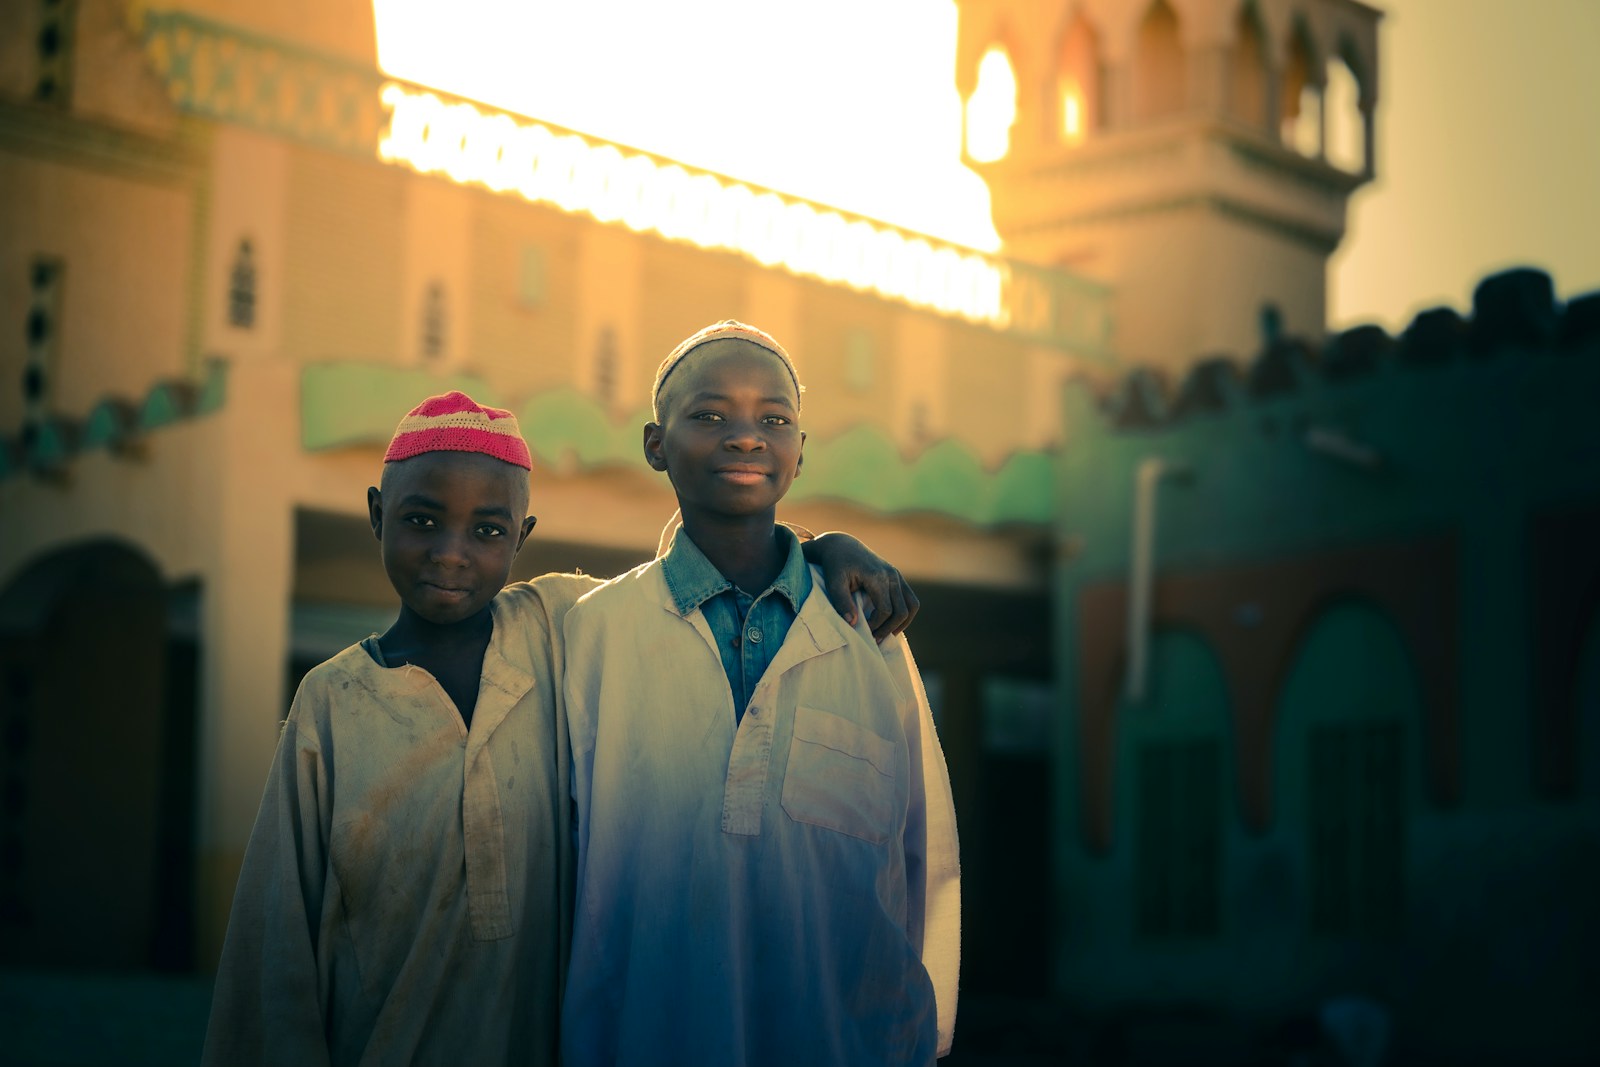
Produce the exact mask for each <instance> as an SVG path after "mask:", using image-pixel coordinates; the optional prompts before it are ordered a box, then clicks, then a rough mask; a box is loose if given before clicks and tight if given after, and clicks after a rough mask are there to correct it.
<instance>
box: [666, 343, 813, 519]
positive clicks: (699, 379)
mask: <svg viewBox="0 0 1600 1067" xmlns="http://www.w3.org/2000/svg"><path fill="white" fill-rule="evenodd" d="M663 393H664V395H663V396H662V406H661V422H660V423H653V422H652V423H650V424H648V425H647V426H645V428H644V451H645V458H646V459H648V460H649V462H650V466H652V467H654V468H655V469H656V470H658V471H666V472H667V476H668V477H669V478H671V479H672V487H673V489H674V490H676V491H677V494H678V503H679V506H680V507H682V508H683V510H684V513H685V515H686V516H687V515H688V514H689V513H690V512H691V511H695V510H698V511H700V512H702V513H704V514H710V515H719V516H728V517H742V516H749V515H759V514H761V513H762V512H763V511H768V512H770V511H772V510H773V509H774V508H775V507H776V506H777V503H778V501H779V500H781V499H783V494H785V493H787V492H788V491H789V484H790V483H791V482H793V481H794V479H795V476H796V475H797V474H799V473H800V464H801V460H802V456H801V449H802V447H803V446H804V444H805V439H806V435H805V434H804V433H802V432H801V431H800V419H799V406H800V397H799V394H798V393H797V392H796V390H795V384H794V379H792V378H791V377H790V376H789V371H788V368H786V367H785V366H784V365H783V363H782V361H781V360H779V359H778V357H776V356H774V355H773V354H772V353H771V352H768V351H767V350H766V349H764V348H762V347H761V346H760V345H755V344H751V343H750V342H749V341H743V340H740V339H738V338H725V339H722V340H718V341H710V342H708V343H706V344H704V345H702V346H700V347H699V348H697V349H695V350H694V351H693V352H691V353H690V354H689V355H688V356H687V357H686V358H685V359H684V361H683V363H682V364H680V365H679V366H678V367H677V369H675V370H674V371H673V372H672V374H671V375H670V376H669V377H668V379H667V383H666V387H665V389H664V391H663Z"/></svg>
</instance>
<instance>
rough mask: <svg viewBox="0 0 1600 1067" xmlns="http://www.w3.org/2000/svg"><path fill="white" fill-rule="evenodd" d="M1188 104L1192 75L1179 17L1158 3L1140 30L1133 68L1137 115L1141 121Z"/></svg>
mask: <svg viewBox="0 0 1600 1067" xmlns="http://www.w3.org/2000/svg"><path fill="white" fill-rule="evenodd" d="M1187 100H1188V71H1187V69H1186V67H1185V62H1184V55H1183V42H1182V40H1181V39H1180V37H1179V35H1178V16H1177V15H1175V14H1173V11H1172V7H1171V6H1170V5H1169V4H1168V3H1167V0H1156V2H1155V3H1153V4H1151V5H1150V10H1149V11H1148V12H1146V13H1145V16H1144V22H1143V23H1141V24H1140V26H1139V43H1138V51H1137V53H1136V55H1135V57H1134V65H1133V115H1134V118H1136V119H1139V120H1145V119H1156V118H1162V117H1164V116H1166V115H1175V114H1177V113H1178V112H1180V111H1182V110H1183V108H1184V105H1185V103H1187Z"/></svg>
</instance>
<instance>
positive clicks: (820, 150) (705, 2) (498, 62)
mask: <svg viewBox="0 0 1600 1067" xmlns="http://www.w3.org/2000/svg"><path fill="white" fill-rule="evenodd" d="M374 11H375V15H376V22H377V31H378V60H379V65H380V66H381V67H382V68H383V69H384V71H385V72H386V73H388V74H389V75H390V76H392V77H394V78H397V79H403V80H405V81H409V82H415V83H419V84H421V85H426V86H431V87H434V88H436V89H440V90H444V91H446V92H449V93H454V94H457V95H460V96H465V97H470V98H472V99H475V100H481V101H483V102H484V103H487V104H491V105H493V106H495V107H498V108H504V109H505V110H507V111H510V112H514V113H516V114H518V115H524V116H527V117H528V118H529V119H531V120H535V121H537V122H541V123H551V124H554V125H557V126H564V127H566V128H568V129H570V130H576V131H580V132H582V133H585V134H589V135H592V136H594V137H597V138H603V139H605V140H609V141H613V142H616V143H618V144H619V145H622V146H631V147H633V148H638V149H642V150H644V151H646V152H651V153H655V154H657V155H661V156H666V157H668V158H671V159H677V160H680V161H682V162H683V163H685V164H688V165H690V166H691V167H702V168H705V169H706V170H710V171H715V172H717V173H719V174H723V175H727V176H728V177H730V178H735V179H739V180H741V181H744V182H748V183H751V184H753V185H759V186H765V187H766V188H769V189H776V190H780V191H782V192H785V193H789V194H792V195H794V196H798V197H803V198H805V199H807V200H812V201H816V202H818V203H822V204H827V205H830V206H833V207H838V208H842V209H844V210H846V211H850V212H855V213H858V214H861V215H866V216H868V217H870V218H876V219H881V220H883V221H885V222H889V223H892V224H894V225H896V226H902V227H905V228H906V229H909V230H914V231H916V232H918V233H925V234H929V235H930V236H934V237H938V238H941V239H943V240H946V241H953V242H955V243H957V244H961V245H965V246H967V247H970V248H975V249H980V250H983V251H989V252H992V251H995V250H997V249H998V248H999V246H1000V240H999V237H998V235H996V233H995V232H994V226H993V223H992V222H991V220H990V217H989V197H988V189H987V188H986V187H985V186H984V184H983V182H982V180H981V179H980V178H979V177H978V176H977V175H976V174H974V173H973V172H972V171H971V170H970V169H968V168H967V167H965V166H963V165H962V163H961V156H960V148H961V126H962V123H961V117H962V115H961V100H960V97H959V95H958V94H957V92H956V88H955V38H956V32H955V31H956V7H955V4H954V2H953V0H874V2H873V3H870V4H862V3H860V2H859V0H814V2H813V3H811V4H808V5H806V6H805V7H804V8H796V7H793V6H790V5H780V4H775V3H750V2H749V0H686V2H685V3H681V4H661V3H659V2H656V0H586V2H585V3H581V4H574V3H567V2H564V0H454V2H452V3H451V4H448V5H446V4H439V3H437V2H436V0H374ZM886 50H888V52H890V53H892V54H887V55H886Z"/></svg>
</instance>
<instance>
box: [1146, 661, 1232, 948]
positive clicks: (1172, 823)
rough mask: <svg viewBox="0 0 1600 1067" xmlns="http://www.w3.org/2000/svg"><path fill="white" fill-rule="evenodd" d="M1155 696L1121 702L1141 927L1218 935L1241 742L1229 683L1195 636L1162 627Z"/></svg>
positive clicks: (1160, 933)
mask: <svg viewBox="0 0 1600 1067" xmlns="http://www.w3.org/2000/svg"><path fill="white" fill-rule="evenodd" d="M1149 664H1150V676H1149V686H1150V688H1149V695H1148V697H1147V698H1146V699H1145V701H1144V702H1143V703H1141V704H1139V705H1136V706H1134V705H1129V704H1128V702H1127V700H1126V698H1124V700H1123V701H1122V703H1121V704H1120V705H1119V706H1118V709H1117V733H1118V742H1117V781H1118V787H1117V810H1118V811H1119V813H1121V814H1120V817H1119V819H1118V821H1119V823H1121V824H1122V825H1121V827H1120V828H1119V831H1118V834H1117V837H1118V840H1119V841H1127V842H1128V843H1129V844H1130V845H1131V846H1132V854H1131V858H1132V869H1131V872H1130V873H1131V877H1132V888H1133V900H1134V908H1133V915H1132V917H1131V918H1132V928H1133V934H1134V936H1135V938H1136V939H1137V940H1139V941H1141V942H1143V943H1146V944H1161V943H1175V942H1186V941H1195V940H1202V939H1207V938H1213V937H1215V936H1216V935H1218V934H1220V933H1221V931H1222V924H1223V909H1222V891H1223V882H1224V873H1225V865H1226V861H1227V856H1226V841H1227V837H1228V829H1229V827H1230V826H1231V825H1234V824H1236V823H1237V818H1236V814H1237V807H1236V805H1235V804H1234V803H1233V802H1232V799H1231V798H1232V796H1233V793H1232V791H1231V790H1230V788H1229V783H1230V782H1231V780H1232V778H1231V775H1229V774H1228V768H1229V767H1230V766H1231V765H1232V760H1231V758H1230V752H1231V744H1232V730H1231V726H1230V723H1231V710H1230V703H1229V699H1228V690H1227V681H1226V678H1225V676H1224V675H1223V672H1222V666H1221V664H1220V663H1219V662H1218V660H1217V657H1216V655H1215V653H1213V652H1212V650H1211V648H1210V647H1209V646H1208V645H1207V644H1206V643H1205V641H1204V640H1202V639H1201V638H1200V637H1198V636H1197V635H1195V634H1192V633H1189V632H1187V631H1183V630H1159V631H1157V632H1156V633H1155V634H1154V635H1153V638H1152V640H1151V644H1150V659H1149Z"/></svg>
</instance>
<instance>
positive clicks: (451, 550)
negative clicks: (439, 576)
mask: <svg viewBox="0 0 1600 1067" xmlns="http://www.w3.org/2000/svg"><path fill="white" fill-rule="evenodd" d="M429 555H430V556H431V557H432V558H433V561H434V562H435V563H444V564H449V565H460V564H463V563H465V562H466V560H467V546H466V538H465V537H462V536H461V535H460V534H445V535H444V536H442V537H440V538H438V539H437V540H435V541H434V543H433V551H432V552H431V553H429Z"/></svg>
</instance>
